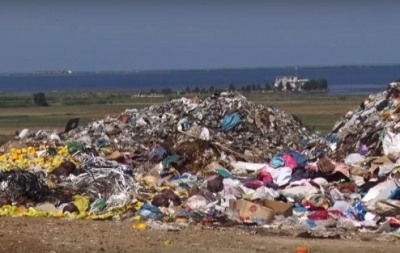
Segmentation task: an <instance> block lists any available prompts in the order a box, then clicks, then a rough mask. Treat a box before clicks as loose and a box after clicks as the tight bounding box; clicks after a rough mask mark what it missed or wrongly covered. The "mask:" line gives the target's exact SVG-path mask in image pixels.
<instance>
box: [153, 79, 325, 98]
mask: <svg viewBox="0 0 400 253" xmlns="http://www.w3.org/2000/svg"><path fill="white" fill-rule="evenodd" d="M289 86H290V85H287V89H286V90H287V91H289V92H299V91H296V90H293V89H291V88H289ZM282 90H283V89H282V87H280V86H278V87H274V85H272V84H269V83H265V84H254V83H253V84H249V85H242V86H240V85H238V86H237V85H235V84H230V85H229V86H228V88H216V87H215V86H210V87H208V88H199V87H192V88H190V87H186V89H184V90H179V91H177V90H173V89H171V88H164V89H161V90H160V91H158V90H155V89H151V90H150V91H149V93H150V94H164V95H169V94H173V93H177V92H178V93H179V94H190V93H200V94H209V93H215V92H223V91H238V92H241V93H254V92H279V91H282ZM327 90H328V81H327V80H325V79H320V80H313V79H311V80H309V81H308V82H306V83H305V84H304V85H303V86H302V91H305V92H310V91H327Z"/></svg>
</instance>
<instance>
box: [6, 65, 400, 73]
mask: <svg viewBox="0 0 400 253" xmlns="http://www.w3.org/2000/svg"><path fill="white" fill-rule="evenodd" d="M392 67H393V68H396V67H400V63H399V64H373V65H326V66H323V65H321V66H312V65H311V66H276V67H248V68H246V67H243V68H210V69H206V68H205V69H159V70H148V69H147V70H146V69H144V70H99V71H96V70H92V71H74V70H73V69H72V73H71V74H67V73H60V71H68V70H45V71H48V72H52V71H54V74H39V73H35V72H42V71H43V70H37V71H33V72H32V71H31V72H29V71H28V72H0V76H76V75H132V74H140V73H149V74H156V73H161V74H165V73H169V72H171V73H172V72H204V71H217V72H218V71H254V70H280V69H295V68H297V69H300V70H301V69H303V70H304V69H344V68H392Z"/></svg>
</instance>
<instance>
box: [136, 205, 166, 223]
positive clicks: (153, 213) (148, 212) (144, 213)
mask: <svg viewBox="0 0 400 253" xmlns="http://www.w3.org/2000/svg"><path fill="white" fill-rule="evenodd" d="M137 215H139V216H140V217H141V218H142V219H143V220H149V219H150V220H159V219H161V218H162V217H163V213H162V212H161V211H160V209H159V208H158V207H156V206H153V205H150V204H144V205H143V206H142V207H141V208H140V210H139V211H138V213H137Z"/></svg>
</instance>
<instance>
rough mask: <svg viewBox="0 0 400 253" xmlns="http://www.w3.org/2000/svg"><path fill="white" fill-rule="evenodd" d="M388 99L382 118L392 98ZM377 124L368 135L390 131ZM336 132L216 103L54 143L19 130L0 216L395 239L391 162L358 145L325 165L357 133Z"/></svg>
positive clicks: (71, 134) (121, 121) (396, 192)
mask: <svg viewBox="0 0 400 253" xmlns="http://www.w3.org/2000/svg"><path fill="white" fill-rule="evenodd" d="M392 89H394V88H393V87H392V88H390V89H389V91H387V92H386V93H385V94H389V93H390V92H391V90H392ZM378 96H381V95H377V96H375V97H378ZM387 99H388V105H387V106H386V107H384V111H386V110H387V109H390V108H393V107H394V105H392V103H394V102H395V99H396V97H395V96H393V95H391V96H388V97H387ZM375 106H376V105H375ZM370 108H371V107H367V106H365V107H364V109H363V110H368V109H370ZM375 108H376V107H375ZM381 111H382V110H381ZM362 113H363V111H362V110H361V109H359V110H358V111H356V112H355V113H353V115H355V114H362ZM382 113H384V112H382ZM376 114H378V115H379V113H378V112H376ZM371 117H372V116H371ZM347 118H349V117H347ZM385 120H387V119H386V118H385V119H382V118H379V121H378V122H379V123H380V122H385ZM363 122H365V121H363ZM73 123H74V124H75V125H76V123H77V122H76V120H75V121H74V122H73ZM71 124H72V123H71ZM359 124H361V123H359ZM381 124H384V127H383V128H380V125H378V124H377V125H378V127H377V128H375V129H376V131H382V130H384V131H387V128H390V127H392V126H393V124H389V123H387V124H386V123H381ZM340 125H341V126H340V127H335V128H334V129H333V131H332V133H330V134H329V135H328V136H326V138H322V137H319V136H318V135H316V134H313V133H311V132H310V131H309V130H307V129H306V128H305V127H303V126H302V124H301V121H300V120H298V119H297V118H296V117H294V116H291V115H289V114H287V113H285V112H282V111H279V110H278V109H276V108H272V107H266V106H263V105H258V104H254V103H251V102H249V101H247V100H246V98H244V97H243V96H242V95H240V94H236V93H222V94H216V95H214V96H213V97H209V98H206V99H204V100H203V101H201V100H199V99H197V98H191V99H189V98H182V99H176V100H172V101H170V102H167V103H163V104H160V105H154V106H151V107H148V108H144V109H140V110H139V109H132V110H131V109H129V110H126V111H125V112H124V113H122V114H121V115H119V116H118V117H107V118H105V119H102V120H97V121H94V122H92V123H90V124H89V125H87V126H85V127H76V128H73V129H72V130H70V129H66V131H65V132H64V133H57V132H53V131H46V130H42V131H38V132H36V133H35V132H31V131H29V130H27V129H25V130H23V131H21V132H20V133H18V135H17V136H16V138H15V140H12V141H10V142H9V143H7V144H6V145H4V146H3V147H1V148H0V154H1V155H0V216H10V217H21V216H22V217H24V216H29V217H54V218H70V219H99V220H103V219H114V220H124V219H131V220H132V221H134V225H133V227H134V228H135V229H138V230H141V229H147V228H153V229H165V230H176V229H181V228H183V227H186V226H188V225H190V224H197V223H205V224H212V225H218V226H225V225H232V224H238V223H241V224H243V223H245V224H256V225H263V226H266V227H274V226H277V227H279V228H299V229H308V230H318V231H325V230H330V229H338V228H343V229H348V230H352V229H354V230H359V231H375V232H395V233H396V232H400V230H399V227H400V220H398V219H397V218H396V217H397V216H398V215H400V201H399V199H400V188H399V187H398V186H399V185H400V180H399V178H400V163H399V162H397V160H398V158H399V154H398V153H396V152H389V153H388V154H385V153H384V152H385V151H383V153H382V154H378V153H375V152H377V149H372V148H371V147H370V146H367V147H364V146H366V145H368V144H367V143H363V144H362V145H360V144H357V145H355V146H353V147H347V149H346V150H345V151H346V153H345V155H344V156H343V159H336V157H337V154H338V153H339V150H342V145H344V143H345V142H343V139H344V138H345V136H344V137H343V135H346V134H343V135H341V133H345V132H346V131H347V132H351V131H353V135H354V136H356V137H355V138H359V139H362V138H363V137H361V135H363V133H364V131H363V129H362V126H360V125H358V127H359V128H358V129H359V130H358V131H356V129H355V128H353V127H352V126H351V125H350V124H349V123H347V122H346V121H344V123H341V124H340ZM68 128H69V127H68ZM339 128H340V129H339ZM371 131H372V130H371ZM393 131H394V130H393ZM390 133H392V134H393V135H394V137H396V134H394V133H393V132H390ZM371 136H374V135H373V134H372V135H371ZM385 138H386V135H383V137H382V138H381V139H380V140H385ZM363 140H370V139H368V138H363ZM370 141H371V140H370ZM397 144H398V143H397V142H390V143H386V144H384V145H386V146H385V147H386V148H382V149H384V150H393V149H395V146H396V145H397ZM377 145H379V144H377ZM360 147H361V148H360ZM1 152H2V153H1Z"/></svg>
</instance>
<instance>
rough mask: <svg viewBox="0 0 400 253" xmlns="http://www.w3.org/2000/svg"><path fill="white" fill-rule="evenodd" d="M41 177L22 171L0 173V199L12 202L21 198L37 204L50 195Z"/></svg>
mask: <svg viewBox="0 0 400 253" xmlns="http://www.w3.org/2000/svg"><path fill="white" fill-rule="evenodd" d="M43 176H44V175H43V174H42V173H35V172H28V171H22V170H19V171H11V172H0V197H6V198H9V199H11V200H12V201H17V200H18V199H20V198H21V197H22V198H28V199H30V200H33V201H36V202H39V201H41V200H43V199H44V198H45V197H46V196H48V195H49V193H50V191H49V188H48V187H47V185H46V183H45V182H44V179H43Z"/></svg>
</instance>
